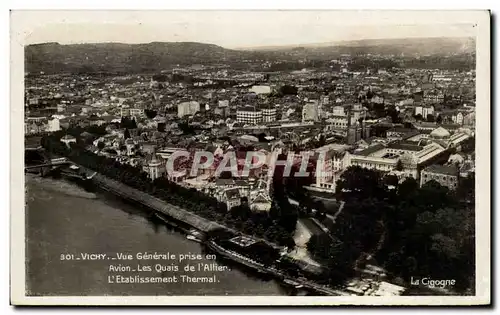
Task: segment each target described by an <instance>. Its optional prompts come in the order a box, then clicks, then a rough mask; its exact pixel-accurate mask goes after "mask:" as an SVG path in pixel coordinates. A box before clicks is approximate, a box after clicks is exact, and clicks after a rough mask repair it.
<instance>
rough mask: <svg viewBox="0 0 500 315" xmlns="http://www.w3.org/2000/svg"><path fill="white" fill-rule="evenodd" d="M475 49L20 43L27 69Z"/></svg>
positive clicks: (412, 43)
mask: <svg viewBox="0 0 500 315" xmlns="http://www.w3.org/2000/svg"><path fill="white" fill-rule="evenodd" d="M474 51H475V40H474V39H473V38H405V39H370V40H358V41H344V42H337V43H319V44H307V45H295V46H275V47H257V48H253V49H247V50H232V49H226V48H223V47H220V46H217V45H213V44H203V43H195V42H152V43H147V44H121V43H98V44H73V45H61V44H58V43H44V44H35V45H28V46H26V47H25V70H26V72H29V73H38V72H40V71H43V72H45V73H60V72H72V73H80V72H82V73H88V72H126V73H134V72H135V73H137V72H158V71H160V70H164V69H170V68H172V67H176V66H177V65H180V66H183V65H192V64H204V65H210V64H221V63H227V64H230V65H238V66H240V67H241V66H245V65H246V63H244V62H243V61H244V60H254V61H256V62H257V63H258V62H260V60H269V61H273V60H276V59H280V60H285V61H290V62H293V61H297V60H299V59H308V60H322V61H329V60H331V59H334V58H337V57H338V56H340V55H341V54H350V55H352V56H356V55H364V54H381V55H401V54H404V55H405V56H413V55H435V56H440V55H448V54H469V53H473V52H474Z"/></svg>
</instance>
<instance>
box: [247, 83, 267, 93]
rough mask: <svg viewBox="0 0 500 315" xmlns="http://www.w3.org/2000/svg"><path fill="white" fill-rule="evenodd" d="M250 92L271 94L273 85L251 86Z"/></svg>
mask: <svg viewBox="0 0 500 315" xmlns="http://www.w3.org/2000/svg"><path fill="white" fill-rule="evenodd" d="M249 92H253V93H255V94H269V93H271V87H270V86H268V85H254V86H252V87H251V88H250V90H249Z"/></svg>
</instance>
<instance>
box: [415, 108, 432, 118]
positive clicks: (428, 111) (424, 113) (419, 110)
mask: <svg viewBox="0 0 500 315" xmlns="http://www.w3.org/2000/svg"><path fill="white" fill-rule="evenodd" d="M416 115H422V118H424V119H427V116H429V115H434V106H416V107H415V116H416Z"/></svg>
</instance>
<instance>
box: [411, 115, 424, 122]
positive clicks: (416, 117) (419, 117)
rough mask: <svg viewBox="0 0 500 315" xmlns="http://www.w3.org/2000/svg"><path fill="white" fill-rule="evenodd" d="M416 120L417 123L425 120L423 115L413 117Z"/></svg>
mask: <svg viewBox="0 0 500 315" xmlns="http://www.w3.org/2000/svg"><path fill="white" fill-rule="evenodd" d="M413 117H414V118H415V120H416V121H422V120H424V117H423V116H422V114H417V115H415V116H413Z"/></svg>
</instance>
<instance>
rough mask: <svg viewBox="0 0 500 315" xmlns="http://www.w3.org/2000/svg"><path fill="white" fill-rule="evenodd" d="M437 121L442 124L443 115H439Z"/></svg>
mask: <svg viewBox="0 0 500 315" xmlns="http://www.w3.org/2000/svg"><path fill="white" fill-rule="evenodd" d="M436 123H437V124H438V125H440V124H442V123H443V117H442V116H441V115H438V116H437V117H436Z"/></svg>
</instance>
